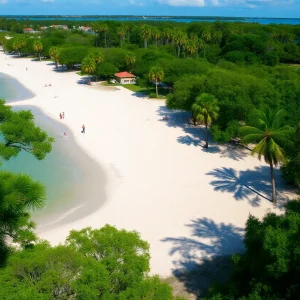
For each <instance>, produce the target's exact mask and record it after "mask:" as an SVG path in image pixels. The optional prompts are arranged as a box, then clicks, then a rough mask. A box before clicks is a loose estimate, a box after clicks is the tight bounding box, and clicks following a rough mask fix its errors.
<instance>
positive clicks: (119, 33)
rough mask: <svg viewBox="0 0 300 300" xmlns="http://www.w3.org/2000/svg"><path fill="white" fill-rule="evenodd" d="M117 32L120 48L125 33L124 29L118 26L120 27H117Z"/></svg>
mask: <svg viewBox="0 0 300 300" xmlns="http://www.w3.org/2000/svg"><path fill="white" fill-rule="evenodd" d="M117 33H118V36H119V38H120V47H121V48H122V46H123V40H124V37H125V35H126V31H125V29H124V28H123V27H120V28H118V30H117Z"/></svg>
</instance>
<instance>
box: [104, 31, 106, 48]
mask: <svg viewBox="0 0 300 300" xmlns="http://www.w3.org/2000/svg"><path fill="white" fill-rule="evenodd" d="M104 46H105V48H106V32H104Z"/></svg>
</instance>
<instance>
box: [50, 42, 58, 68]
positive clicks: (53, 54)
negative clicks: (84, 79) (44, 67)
mask: <svg viewBox="0 0 300 300" xmlns="http://www.w3.org/2000/svg"><path fill="white" fill-rule="evenodd" d="M59 54H60V50H59V49H58V48H57V47H55V46H52V47H51V48H50V49H49V55H50V57H51V58H52V59H53V60H54V61H55V67H56V69H57V68H58V60H59Z"/></svg>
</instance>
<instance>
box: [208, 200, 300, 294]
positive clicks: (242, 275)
mask: <svg viewBox="0 0 300 300" xmlns="http://www.w3.org/2000/svg"><path fill="white" fill-rule="evenodd" d="M299 233H300V201H291V202H289V203H288V205H287V208H286V212H285V214H284V215H280V216H278V215H276V214H274V213H268V214H267V215H266V216H265V217H264V218H263V220H262V221H260V220H259V219H257V218H255V217H253V216H250V217H249V219H248V221H247V226H246V233H245V238H244V244H245V246H246V252H245V254H242V255H237V254H236V255H233V257H232V265H233V271H232V274H231V277H230V280H229V282H228V283H227V284H226V285H225V286H219V287H214V288H212V289H211V293H210V294H211V295H210V297H208V299H209V300H234V299H240V300H254V299H255V300H280V299H298V298H299V293H300V285H299V277H300V273H299V272H300V259H299V253H300V245H299Z"/></svg>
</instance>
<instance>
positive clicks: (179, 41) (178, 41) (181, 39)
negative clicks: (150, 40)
mask: <svg viewBox="0 0 300 300" xmlns="http://www.w3.org/2000/svg"><path fill="white" fill-rule="evenodd" d="M186 41H187V35H186V34H185V33H184V32H182V31H180V30H179V31H177V32H176V34H175V36H174V42H175V45H176V46H177V56H178V58H179V57H180V50H181V47H182V46H183V45H185V43H186Z"/></svg>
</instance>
